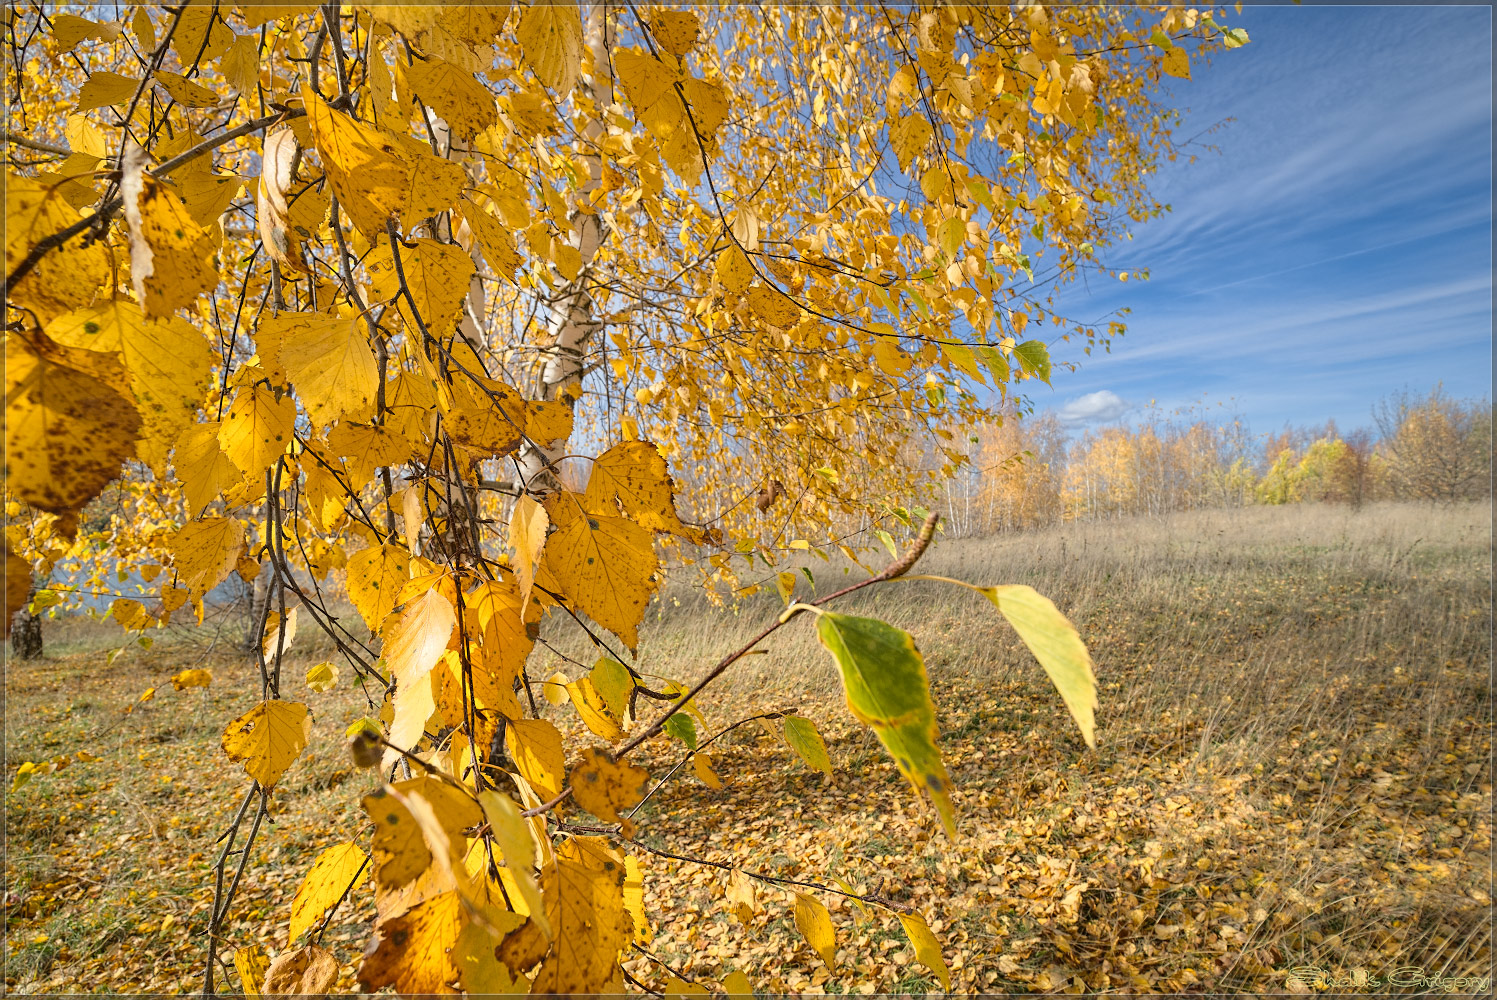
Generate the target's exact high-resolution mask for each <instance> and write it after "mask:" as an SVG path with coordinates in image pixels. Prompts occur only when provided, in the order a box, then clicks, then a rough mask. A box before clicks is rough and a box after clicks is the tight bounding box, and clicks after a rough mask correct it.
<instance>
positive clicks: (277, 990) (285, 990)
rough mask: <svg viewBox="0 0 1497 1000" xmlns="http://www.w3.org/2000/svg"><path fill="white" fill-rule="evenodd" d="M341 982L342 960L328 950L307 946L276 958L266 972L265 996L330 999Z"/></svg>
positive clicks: (263, 989) (263, 987) (263, 988)
mask: <svg viewBox="0 0 1497 1000" xmlns="http://www.w3.org/2000/svg"><path fill="white" fill-rule="evenodd" d="M337 983H338V960H337V959H336V958H334V957H333V953H332V952H330V951H328V950H327V949H326V948H319V947H317V946H316V945H310V944H309V945H307V946H306V947H303V948H298V949H296V950H295V951H288V952H286V953H285V954H282V955H278V956H276V960H275V961H274V962H271V963H270V966H269V968H267V969H266V970H265V982H264V984H263V985H262V986H261V990H262V991H263V994H264V995H265V996H294V997H321V996H327V994H328V993H329V992H330V991H331V990H332V988H333V987H334V986H336V985H337Z"/></svg>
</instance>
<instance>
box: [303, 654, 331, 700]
mask: <svg viewBox="0 0 1497 1000" xmlns="http://www.w3.org/2000/svg"><path fill="white" fill-rule="evenodd" d="M337 685H338V666H337V664H335V663H333V662H332V661H331V660H323V661H322V662H321V663H316V664H313V665H312V666H310V667H308V668H307V687H309V688H311V689H312V690H313V691H317V692H319V693H320V692H324V691H331V690H332V689H333V688H335V687H337Z"/></svg>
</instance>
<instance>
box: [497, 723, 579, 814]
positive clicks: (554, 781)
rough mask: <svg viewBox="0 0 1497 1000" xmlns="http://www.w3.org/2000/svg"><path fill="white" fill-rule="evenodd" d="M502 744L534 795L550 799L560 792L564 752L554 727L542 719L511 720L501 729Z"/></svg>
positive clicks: (546, 799) (563, 777) (563, 779)
mask: <svg viewBox="0 0 1497 1000" xmlns="http://www.w3.org/2000/svg"><path fill="white" fill-rule="evenodd" d="M504 745H505V746H506V747H507V748H508V750H509V754H510V756H511V757H512V758H514V761H515V766H516V767H518V768H519V769H520V774H521V776H523V777H524V778H525V780H526V781H527V782H529V783H530V785H531V787H532V788H534V789H535V791H536V794H537V795H539V796H540V797H541V798H542V799H543V800H545V801H548V802H549V801H550V800H551V799H554V798H556V796H558V795H560V794H561V789H562V786H563V785H565V784H566V764H565V760H566V755H565V753H564V751H563V750H562V745H561V733H559V732H557V729H556V727H555V726H553V725H551V723H549V722H546V721H545V720H543V719H511V720H510V722H509V725H508V726H506V727H505V729H504Z"/></svg>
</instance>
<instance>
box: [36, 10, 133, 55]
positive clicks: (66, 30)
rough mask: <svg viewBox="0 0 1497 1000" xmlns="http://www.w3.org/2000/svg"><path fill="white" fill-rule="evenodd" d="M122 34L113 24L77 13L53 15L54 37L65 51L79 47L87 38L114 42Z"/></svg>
mask: <svg viewBox="0 0 1497 1000" xmlns="http://www.w3.org/2000/svg"><path fill="white" fill-rule="evenodd" d="M119 36H120V29H119V27H118V26H117V25H113V24H99V23H98V22H96V21H90V20H89V19H88V18H85V17H79V16H78V15H76V14H64V13H60V12H59V13H56V14H53V15H52V37H53V38H54V39H56V40H57V46H58V48H59V49H61V50H62V51H63V52H69V51H71V50H73V49H75V48H77V46H78V43H79V42H81V41H83V40H84V39H86V38H93V39H97V40H99V41H101V42H112V41H114V40H115V39H116V38H118V37H119Z"/></svg>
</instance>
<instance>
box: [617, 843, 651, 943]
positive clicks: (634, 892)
mask: <svg viewBox="0 0 1497 1000" xmlns="http://www.w3.org/2000/svg"><path fill="white" fill-rule="evenodd" d="M624 909H626V910H628V911H629V918H630V920H631V921H632V922H633V923H634V943H635V944H638V945H647V944H649V943H650V941H651V940H652V939H653V938H654V936H655V935H654V933H653V932H652V931H651V930H650V920H649V918H648V917H647V916H645V877H644V872H642V871H640V868H639V859H638V858H636V857H635V856H634V855H632V854H628V855H625V856H624Z"/></svg>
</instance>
